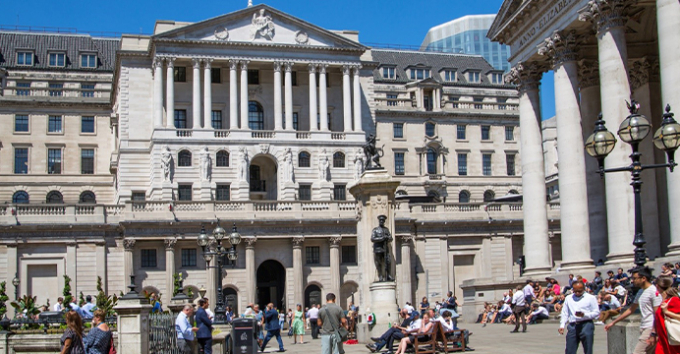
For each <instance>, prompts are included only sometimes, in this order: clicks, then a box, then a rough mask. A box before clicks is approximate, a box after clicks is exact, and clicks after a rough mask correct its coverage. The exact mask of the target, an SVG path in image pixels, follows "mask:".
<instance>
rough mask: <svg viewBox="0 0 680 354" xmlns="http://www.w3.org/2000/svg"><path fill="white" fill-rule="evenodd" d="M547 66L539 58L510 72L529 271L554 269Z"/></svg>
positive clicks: (527, 269)
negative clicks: (515, 94)
mask: <svg viewBox="0 0 680 354" xmlns="http://www.w3.org/2000/svg"><path fill="white" fill-rule="evenodd" d="M542 75H543V68H542V67H541V66H540V65H539V64H538V63H536V62H531V63H521V62H520V63H518V64H517V65H516V66H515V67H513V68H512V69H511V70H510V73H508V75H507V76H506V80H507V81H511V82H514V83H515V84H516V85H518V89H519V121H520V123H519V125H520V128H521V134H520V136H521V140H520V149H521V151H522V159H521V160H522V190H523V191H524V193H522V194H523V195H524V206H523V207H522V210H523V212H524V220H527V222H525V223H524V255H525V256H526V268H525V270H526V272H525V274H527V275H536V274H544V273H548V272H550V270H551V268H552V265H551V263H550V244H549V240H548V212H547V210H546V202H545V201H546V192H545V170H544V164H543V143H542V138H541V107H540V99H539V95H538V87H539V85H540V79H541V76H542Z"/></svg>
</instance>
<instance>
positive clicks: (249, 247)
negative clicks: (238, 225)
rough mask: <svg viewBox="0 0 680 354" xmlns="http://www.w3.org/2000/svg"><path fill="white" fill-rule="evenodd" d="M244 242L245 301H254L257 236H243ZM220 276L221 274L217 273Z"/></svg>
mask: <svg viewBox="0 0 680 354" xmlns="http://www.w3.org/2000/svg"><path fill="white" fill-rule="evenodd" d="M243 240H244V241H245V242H246V303H251V302H255V298H256V296H255V279H257V273H256V271H257V270H256V269H255V243H256V242H257V237H245V238H243ZM219 276H221V275H219Z"/></svg>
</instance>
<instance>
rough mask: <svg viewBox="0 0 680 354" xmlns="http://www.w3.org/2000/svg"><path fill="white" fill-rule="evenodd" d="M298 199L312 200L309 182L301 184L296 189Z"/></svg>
mask: <svg viewBox="0 0 680 354" xmlns="http://www.w3.org/2000/svg"><path fill="white" fill-rule="evenodd" d="M298 199H299V200H312V185H311V184H301V185H300V187H299V189H298Z"/></svg>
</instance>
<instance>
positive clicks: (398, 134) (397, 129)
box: [392, 123, 404, 138]
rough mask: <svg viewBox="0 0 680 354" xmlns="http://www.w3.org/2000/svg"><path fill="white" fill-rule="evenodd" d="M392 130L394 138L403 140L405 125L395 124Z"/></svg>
mask: <svg viewBox="0 0 680 354" xmlns="http://www.w3.org/2000/svg"><path fill="white" fill-rule="evenodd" d="M392 128H393V130H394V137H395V138H403V137H404V123H393V124H392Z"/></svg>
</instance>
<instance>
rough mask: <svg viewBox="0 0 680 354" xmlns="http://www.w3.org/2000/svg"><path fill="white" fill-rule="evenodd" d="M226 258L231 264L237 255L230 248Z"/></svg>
mask: <svg viewBox="0 0 680 354" xmlns="http://www.w3.org/2000/svg"><path fill="white" fill-rule="evenodd" d="M227 257H229V260H230V261H232V262H233V261H235V260H237V259H238V253H236V250H235V249H233V248H232V249H230V250H229V253H228V254H227Z"/></svg>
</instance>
